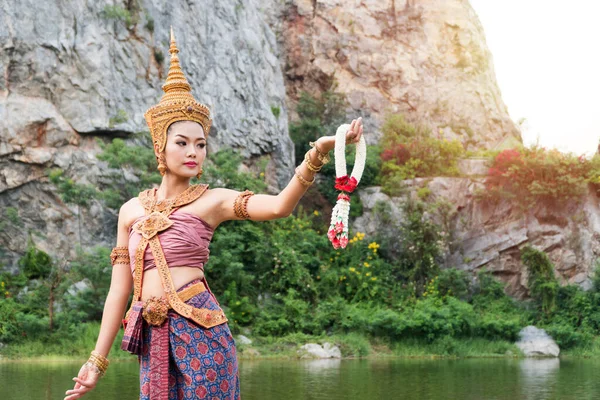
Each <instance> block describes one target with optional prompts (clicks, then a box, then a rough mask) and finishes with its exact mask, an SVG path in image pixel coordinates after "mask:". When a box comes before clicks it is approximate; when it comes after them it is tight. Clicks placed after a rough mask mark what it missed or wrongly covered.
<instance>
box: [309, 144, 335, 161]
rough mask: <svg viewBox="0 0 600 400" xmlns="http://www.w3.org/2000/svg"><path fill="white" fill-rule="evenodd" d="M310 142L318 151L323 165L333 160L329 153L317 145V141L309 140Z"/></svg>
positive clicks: (318, 156)
mask: <svg viewBox="0 0 600 400" xmlns="http://www.w3.org/2000/svg"><path fill="white" fill-rule="evenodd" d="M308 144H309V145H310V147H313V148H314V149H315V150H316V151H317V158H318V159H319V161H321V162H322V163H323V165H325V164H327V163H328V162H329V161H330V160H331V158H330V157H329V153H323V152H321V151H320V150H319V148H318V147H317V143H316V142H309V143H308Z"/></svg>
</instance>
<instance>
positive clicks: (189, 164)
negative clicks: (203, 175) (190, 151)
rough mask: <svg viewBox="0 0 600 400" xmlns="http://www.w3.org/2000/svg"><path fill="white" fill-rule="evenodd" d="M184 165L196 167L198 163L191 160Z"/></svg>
mask: <svg viewBox="0 0 600 400" xmlns="http://www.w3.org/2000/svg"><path fill="white" fill-rule="evenodd" d="M184 165H187V166H188V167H190V168H195V167H196V166H197V165H198V164H196V163H193V162H189V163H185V164H184Z"/></svg>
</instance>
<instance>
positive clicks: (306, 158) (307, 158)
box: [304, 149, 324, 172]
mask: <svg viewBox="0 0 600 400" xmlns="http://www.w3.org/2000/svg"><path fill="white" fill-rule="evenodd" d="M311 150H312V149H309V150H308V151H307V152H306V153H305V154H304V161H306V166H307V167H308V169H309V170H311V171H312V172H319V171H321V168H323V165H324V164H321V165H319V166H316V165H314V164H313V163H312V162H311V161H310V156H309V155H308V154H309V153H310V152H311Z"/></svg>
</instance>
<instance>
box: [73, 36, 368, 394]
mask: <svg viewBox="0 0 600 400" xmlns="http://www.w3.org/2000/svg"><path fill="white" fill-rule="evenodd" d="M178 52H179V51H178V49H177V47H176V44H175V39H174V37H173V32H171V48H170V53H171V65H170V68H169V74H168V77H167V80H166V83H165V85H163V90H164V92H165V94H164V95H163V97H162V98H161V101H160V102H159V104H157V105H156V106H154V107H152V108H150V109H149V110H148V111H147V112H146V114H145V118H146V121H147V123H148V126H149V128H150V133H151V135H152V139H153V143H154V152H155V154H156V157H157V160H158V170H159V171H160V173H161V175H163V179H162V182H161V184H160V187H159V188H158V189H149V190H145V191H143V192H141V193H140V195H139V196H138V197H135V198H133V199H131V200H129V201H128V202H126V203H125V204H124V205H123V206H122V207H121V209H120V210H119V219H118V232H117V246H116V247H115V248H114V249H113V251H112V252H111V262H112V264H113V271H112V278H111V286H110V291H109V293H108V296H107V298H106V302H105V306H104V314H103V316H102V324H101V328H100V333H99V336H98V340H97V343H96V348H95V350H94V351H92V354H91V356H90V359H89V360H88V361H87V362H86V363H85V364H84V365H83V366H82V367H81V369H80V371H79V374H78V376H77V377H75V378H73V380H74V381H75V382H76V383H75V387H74V388H73V389H72V390H68V391H67V392H66V395H67V396H66V397H65V400H72V399H78V398H80V397H82V396H83V395H84V394H85V393H87V392H89V391H90V390H92V389H93V388H94V387H95V386H96V383H97V382H98V379H99V378H100V377H101V376H102V375H103V374H104V372H105V371H106V369H107V367H108V360H107V359H106V357H107V356H108V353H109V351H110V348H111V346H112V344H113V342H114V339H115V337H116V335H117V332H118V330H119V328H120V325H121V321H122V317H123V314H124V313H125V308H126V307H127V302H128V298H129V295H130V293H131V287H132V285H133V287H134V297H133V301H132V304H131V307H130V309H129V311H128V312H127V314H126V318H125V320H123V323H124V325H126V330H125V335H124V340H123V343H122V348H123V349H124V350H127V351H129V352H131V353H133V354H137V355H138V359H139V361H140V399H152V400H156V399H165V400H166V399H182V398H205V397H206V398H211V399H213V398H217V399H239V398H240V389H239V379H238V377H239V375H238V364H237V356H236V351H235V343H234V340H233V337H232V335H231V332H230V330H229V327H228V325H227V317H226V316H225V314H224V313H223V311H222V310H221V308H220V306H219V303H218V301H217V299H216V298H215V296H214V295H213V294H212V292H211V291H210V288H209V287H208V284H207V282H206V280H205V279H204V272H203V267H204V264H205V263H206V261H207V260H208V253H209V251H208V246H209V243H210V240H211V239H212V236H213V233H214V231H215V229H216V228H217V227H218V226H219V225H220V224H221V223H222V222H223V221H228V220H242V219H250V220H253V221H266V220H272V219H276V218H283V217H286V216H288V215H290V214H291V212H292V210H293V209H294V208H295V207H296V204H297V203H298V201H299V200H300V198H301V197H302V196H303V195H304V193H305V192H306V189H307V188H308V186H310V185H311V184H312V183H313V182H314V175H315V173H316V172H318V171H319V170H320V169H321V167H322V165H323V164H325V163H327V162H329V156H328V152H329V151H331V150H332V149H333V148H334V145H335V137H334V136H324V137H321V138H319V139H318V140H317V141H316V143H313V142H311V143H310V144H311V147H312V148H311V149H310V150H309V151H308V152H307V153H306V155H305V159H304V161H303V162H302V163H301V164H300V165H299V166H298V167H297V168H296V171H295V175H294V177H293V178H292V180H291V181H290V182H289V184H288V185H287V186H286V188H285V189H284V190H282V191H281V193H279V194H278V195H277V196H272V195H266V194H256V195H255V194H254V193H253V192H250V191H248V190H246V191H244V192H238V191H235V190H231V189H225V188H215V189H208V185H206V184H199V185H190V179H191V178H192V177H194V176H198V178H200V176H201V175H202V164H203V163H204V160H205V158H206V145H207V136H208V133H209V131H210V126H211V123H212V120H211V118H210V112H209V110H208V108H207V107H206V106H204V105H203V104H200V103H198V102H196V100H195V99H194V98H193V97H192V95H191V88H190V85H189V83H188V82H187V79H186V78H185V76H184V74H183V72H182V71H181V68H180V66H179V57H178V55H177V53H178ZM361 135H362V122H361V119H360V118H359V119H358V120H354V121H352V124H351V126H350V130H349V131H348V133H347V134H346V143H357V142H358V141H359V139H360V136H361Z"/></svg>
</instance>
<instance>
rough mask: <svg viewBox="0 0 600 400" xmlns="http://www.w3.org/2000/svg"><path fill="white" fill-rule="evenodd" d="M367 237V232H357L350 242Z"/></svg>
mask: <svg viewBox="0 0 600 400" xmlns="http://www.w3.org/2000/svg"><path fill="white" fill-rule="evenodd" d="M364 238H365V234H364V233H363V232H356V235H354V237H353V238H352V239H350V240H348V243H356V242H358V241H359V240H363V239H364Z"/></svg>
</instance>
